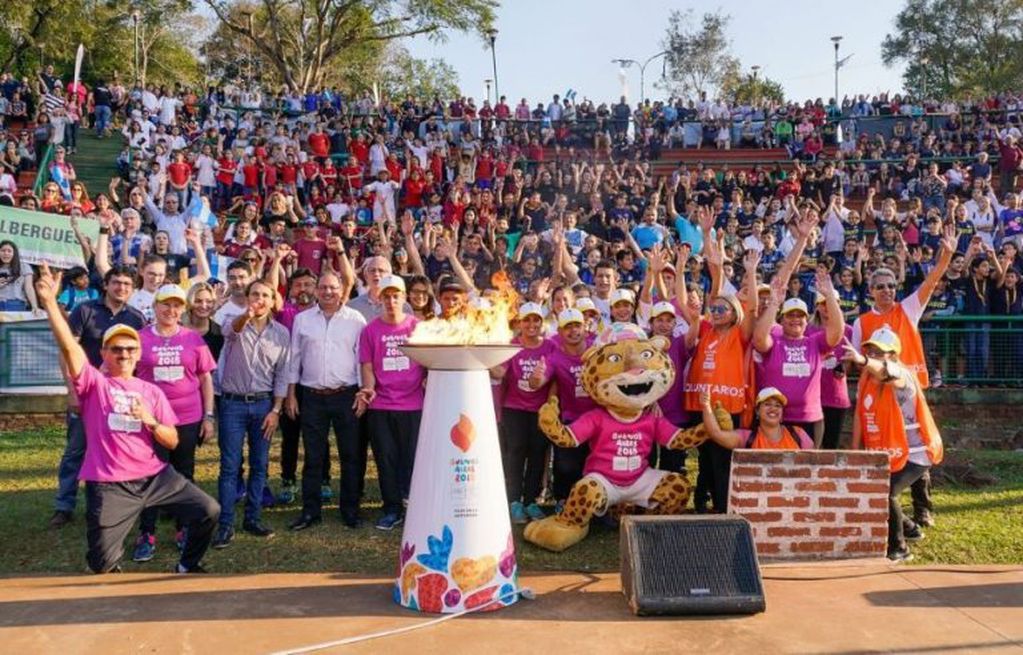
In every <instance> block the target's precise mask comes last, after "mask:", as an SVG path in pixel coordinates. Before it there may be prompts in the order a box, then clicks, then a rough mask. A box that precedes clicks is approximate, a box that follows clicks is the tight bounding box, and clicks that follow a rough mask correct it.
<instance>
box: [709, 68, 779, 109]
mask: <svg viewBox="0 0 1023 655" xmlns="http://www.w3.org/2000/svg"><path fill="white" fill-rule="evenodd" d="M721 93H722V95H723V96H724V97H725V98H727V99H728V100H729V101H730V102H733V103H738V104H743V105H760V104H764V103H769V104H781V103H783V102H785V89H784V88H783V87H782V85H781V83H780V82H777V81H775V80H772V79H771V78H769V77H754V76H753V75H745V76H743V75H728V76H727V77H726V78H725V80H724V83H723V84H722V88H721Z"/></svg>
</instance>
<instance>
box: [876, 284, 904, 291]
mask: <svg viewBox="0 0 1023 655" xmlns="http://www.w3.org/2000/svg"><path fill="white" fill-rule="evenodd" d="M874 288H875V289H877V290H878V291H884V290H886V289H890V290H892V291H894V290H896V289H898V288H899V287H898V285H897V284H895V283H894V282H882V283H881V284H875V285H874Z"/></svg>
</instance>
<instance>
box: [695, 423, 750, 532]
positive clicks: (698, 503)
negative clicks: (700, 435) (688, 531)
mask: <svg viewBox="0 0 1023 655" xmlns="http://www.w3.org/2000/svg"><path fill="white" fill-rule="evenodd" d="M739 418H740V417H739V415H738V414H733V415H732V425H739V424H740V421H739ZM699 453H700V455H699V460H698V461H699V464H700V469H699V473H697V475H696V491H695V493H694V494H693V506H694V507H695V508H696V511H697V512H699V513H701V514H704V513H706V512H707V500H708V497H709V499H710V501H711V502H712V503H713V504H714V513H715V514H724V513H725V512H727V511H728V482H729V478H730V476H731V473H732V451H731V450H729V449H728V448H722V447H721V446H719V445H717V444H716V443H714V442H713V441H710V440H707V441H705V442H703V443H702V444H700V446H699Z"/></svg>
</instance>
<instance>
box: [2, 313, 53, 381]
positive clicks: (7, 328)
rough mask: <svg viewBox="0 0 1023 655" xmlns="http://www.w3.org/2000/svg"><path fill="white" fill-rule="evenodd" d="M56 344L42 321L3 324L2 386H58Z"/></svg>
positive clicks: (46, 323)
mask: <svg viewBox="0 0 1023 655" xmlns="http://www.w3.org/2000/svg"><path fill="white" fill-rule="evenodd" d="M59 361H60V359H59V352H58V349H57V342H56V341H55V340H54V338H53V333H52V332H51V331H50V324H49V323H48V322H47V321H46V320H42V321H19V322H15V323H0V387H2V388H17V387H49V386H53V387H59V386H63V385H64V377H63V375H61V372H60V364H59Z"/></svg>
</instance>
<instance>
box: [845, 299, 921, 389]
mask: <svg viewBox="0 0 1023 655" xmlns="http://www.w3.org/2000/svg"><path fill="white" fill-rule="evenodd" d="M885 325H887V326H888V327H890V328H891V329H892V331H893V332H895V334H897V335H899V341H901V342H902V352H901V353H900V354H899V361H900V362H902V365H903V366H905V367H906V368H908V369H909V370H911V371H913V372H914V373H916V379H917V380H919V381H920V388H921V389H927V388H928V387H930V386H931V378H930V376H929V375H927V360H926V359H925V358H924V344H923V340H921V339H920V331H919V330H918V329H917V328H916V326H915V325H913V322H912V321H910V320H909V317H908V316H906V312H905V311H904V310H903V309H902V305H901V304H899V303H895V306H894V307H892V308H891V309H889V310H888V311H887V312H884V313H883V314H882V313H879V312H877V311H869V312H864V313H862V314H860V336H861V337H862V340H863V341H866V340H867V339H869V338H870V335H871V334H873V333H874V330H878V329H880V328H882V327H884V326H885Z"/></svg>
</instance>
